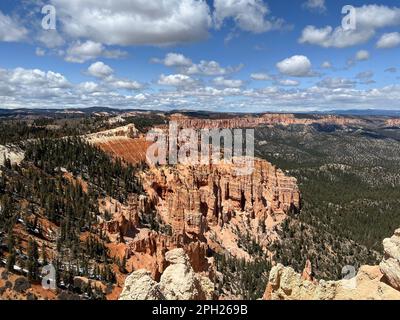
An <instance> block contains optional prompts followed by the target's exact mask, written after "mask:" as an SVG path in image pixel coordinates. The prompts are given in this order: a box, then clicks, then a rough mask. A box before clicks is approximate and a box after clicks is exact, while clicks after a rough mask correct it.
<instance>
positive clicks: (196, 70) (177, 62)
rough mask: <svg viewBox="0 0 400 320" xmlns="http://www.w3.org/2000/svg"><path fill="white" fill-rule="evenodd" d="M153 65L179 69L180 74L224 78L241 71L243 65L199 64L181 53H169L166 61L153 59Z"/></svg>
mask: <svg viewBox="0 0 400 320" xmlns="http://www.w3.org/2000/svg"><path fill="white" fill-rule="evenodd" d="M151 62H153V63H161V64H163V65H165V66H166V67H174V68H177V70H178V71H179V73H181V74H186V75H201V76H222V75H227V74H230V73H233V72H237V71H239V70H240V69H241V68H242V67H243V65H238V66H236V67H221V65H220V64H219V63H218V62H217V61H213V60H212V61H207V60H201V61H200V62H199V63H198V64H195V63H193V62H192V60H191V59H190V58H187V57H185V56H184V55H183V54H179V53H168V54H167V55H166V56H165V58H164V59H158V58H153V59H151Z"/></svg>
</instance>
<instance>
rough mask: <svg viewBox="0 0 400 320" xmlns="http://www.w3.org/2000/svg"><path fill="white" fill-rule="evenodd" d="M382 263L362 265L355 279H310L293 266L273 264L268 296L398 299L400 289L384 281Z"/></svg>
mask: <svg viewBox="0 0 400 320" xmlns="http://www.w3.org/2000/svg"><path fill="white" fill-rule="evenodd" d="M382 276H383V275H382V273H381V272H380V270H379V267H376V266H363V267H361V268H360V270H359V271H358V273H357V275H356V277H355V278H353V279H344V280H340V281H324V280H320V281H318V282H311V281H309V280H305V279H303V278H302V277H301V275H300V274H298V273H296V272H295V271H294V270H293V269H292V268H290V267H284V266H283V265H281V264H278V265H277V266H275V267H273V268H272V270H271V273H270V277H269V283H268V286H267V289H266V291H265V294H264V299H266V300H398V299H400V292H399V291H397V290H395V289H394V288H392V287H390V286H389V285H387V284H386V283H384V282H382V281H381V279H382Z"/></svg>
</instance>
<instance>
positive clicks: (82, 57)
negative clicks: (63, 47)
mask: <svg viewBox="0 0 400 320" xmlns="http://www.w3.org/2000/svg"><path fill="white" fill-rule="evenodd" d="M126 55H127V53H126V52H124V51H121V50H106V49H105V47H104V46H103V45H102V44H101V43H98V42H94V41H91V40H88V41H86V42H83V43H82V42H80V41H76V42H74V43H73V44H72V45H70V47H69V48H68V49H67V53H66V56H65V60H66V61H68V62H76V63H83V62H86V61H88V60H93V59H96V58H98V57H107V58H120V57H124V56H126Z"/></svg>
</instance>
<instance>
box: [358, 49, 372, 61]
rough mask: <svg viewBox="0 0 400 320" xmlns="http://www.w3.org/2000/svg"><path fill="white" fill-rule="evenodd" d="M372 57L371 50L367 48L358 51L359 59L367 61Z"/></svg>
mask: <svg viewBox="0 0 400 320" xmlns="http://www.w3.org/2000/svg"><path fill="white" fill-rule="evenodd" d="M369 57H370V55H369V52H368V51H367V50H360V51H358V52H357V53H356V57H355V58H356V60H357V61H366V60H368V59H369Z"/></svg>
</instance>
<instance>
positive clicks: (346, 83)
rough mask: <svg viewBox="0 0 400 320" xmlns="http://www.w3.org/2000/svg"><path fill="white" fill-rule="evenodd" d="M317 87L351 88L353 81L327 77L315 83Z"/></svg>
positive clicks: (353, 84)
mask: <svg viewBox="0 0 400 320" xmlns="http://www.w3.org/2000/svg"><path fill="white" fill-rule="evenodd" d="M317 86H318V87H322V88H329V89H339V88H353V87H354V86H355V82H354V81H352V80H350V79H346V78H331V77H327V78H325V79H323V80H321V81H319V82H318V83H317Z"/></svg>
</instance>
